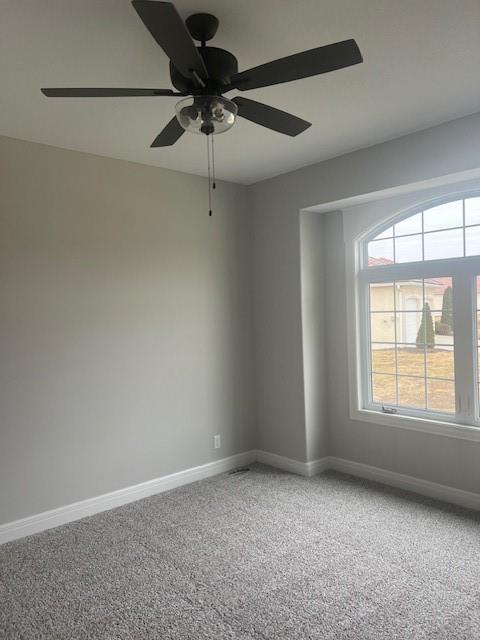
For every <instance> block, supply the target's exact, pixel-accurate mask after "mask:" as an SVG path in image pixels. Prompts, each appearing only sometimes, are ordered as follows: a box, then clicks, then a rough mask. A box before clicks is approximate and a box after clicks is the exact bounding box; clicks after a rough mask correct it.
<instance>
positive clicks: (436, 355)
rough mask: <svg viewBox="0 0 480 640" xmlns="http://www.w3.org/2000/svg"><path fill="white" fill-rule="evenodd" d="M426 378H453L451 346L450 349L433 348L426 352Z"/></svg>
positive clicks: (453, 368) (453, 366)
mask: <svg viewBox="0 0 480 640" xmlns="http://www.w3.org/2000/svg"><path fill="white" fill-rule="evenodd" d="M426 358H427V376H428V377H429V378H448V379H449V380H453V379H454V378H455V365H454V359H453V344H452V346H451V348H450V349H447V348H445V347H435V348H434V349H427V350H426Z"/></svg>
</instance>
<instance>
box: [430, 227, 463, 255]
mask: <svg viewBox="0 0 480 640" xmlns="http://www.w3.org/2000/svg"><path fill="white" fill-rule="evenodd" d="M423 243H424V251H425V260H439V259H440V258H458V257H461V256H463V229H452V230H449V231H435V232H434V233H426V234H425V235H424V238H423Z"/></svg>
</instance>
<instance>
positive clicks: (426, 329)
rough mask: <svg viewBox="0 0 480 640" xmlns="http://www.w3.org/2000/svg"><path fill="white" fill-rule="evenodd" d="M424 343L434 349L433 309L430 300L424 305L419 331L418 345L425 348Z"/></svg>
mask: <svg viewBox="0 0 480 640" xmlns="http://www.w3.org/2000/svg"><path fill="white" fill-rule="evenodd" d="M424 344H426V345H427V347H428V348H429V349H433V347H434V346H435V333H434V330H433V318H432V311H431V309H430V305H429V304H428V302H425V304H424V305H423V312H422V321H421V323H420V328H419V329H418V333H417V347H419V348H423V345H424Z"/></svg>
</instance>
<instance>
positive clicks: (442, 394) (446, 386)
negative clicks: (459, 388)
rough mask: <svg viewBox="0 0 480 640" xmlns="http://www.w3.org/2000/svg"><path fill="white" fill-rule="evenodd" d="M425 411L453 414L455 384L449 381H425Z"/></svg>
mask: <svg viewBox="0 0 480 640" xmlns="http://www.w3.org/2000/svg"><path fill="white" fill-rule="evenodd" d="M427 409H430V411H440V412H442V413H455V384H454V382H451V381H450V380H430V379H429V380H427Z"/></svg>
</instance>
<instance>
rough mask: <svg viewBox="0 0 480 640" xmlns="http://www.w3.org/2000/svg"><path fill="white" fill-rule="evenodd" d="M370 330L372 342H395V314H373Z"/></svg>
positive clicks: (371, 315)
mask: <svg viewBox="0 0 480 640" xmlns="http://www.w3.org/2000/svg"><path fill="white" fill-rule="evenodd" d="M370 330H371V339H372V342H395V314H394V313H393V312H391V313H371V314H370Z"/></svg>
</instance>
